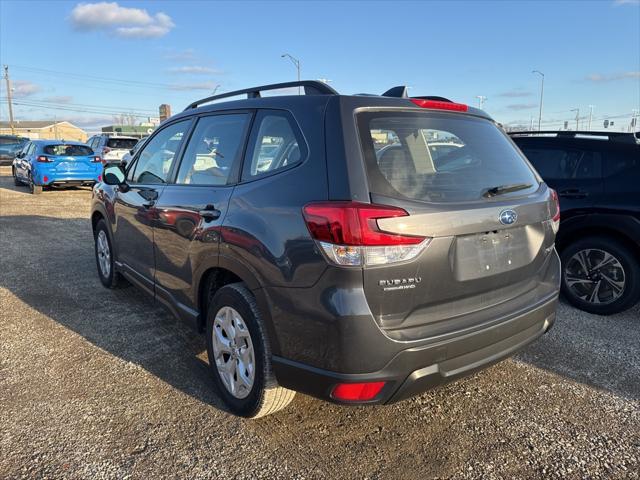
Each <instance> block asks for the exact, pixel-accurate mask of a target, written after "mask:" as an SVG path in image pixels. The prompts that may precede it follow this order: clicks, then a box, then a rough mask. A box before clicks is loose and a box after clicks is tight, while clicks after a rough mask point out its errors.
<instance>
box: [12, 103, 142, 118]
mask: <svg viewBox="0 0 640 480" xmlns="http://www.w3.org/2000/svg"><path fill="white" fill-rule="evenodd" d="M13 104H14V105H20V106H23V107H36V108H43V109H49V110H63V111H67V112H78V113H92V114H96V115H108V116H112V115H120V114H121V113H123V111H122V110H120V111H115V110H111V111H106V110H103V109H88V108H85V109H82V108H73V107H61V106H54V105H46V104H41V103H35V102H25V101H18V102H16V101H14V102H13ZM124 113H127V114H131V115H133V116H134V117H138V118H149V116H150V115H148V114H142V113H140V112H138V113H132V112H129V111H125V112H124Z"/></svg>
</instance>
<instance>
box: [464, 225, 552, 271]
mask: <svg viewBox="0 0 640 480" xmlns="http://www.w3.org/2000/svg"><path fill="white" fill-rule="evenodd" d="M532 233H535V232H531V231H529V229H528V228H527V227H517V228H509V229H505V230H493V231H490V232H482V233H475V234H472V235H461V236H459V237H457V238H456V243H455V245H456V247H455V254H454V256H453V257H454V258H453V263H454V265H453V271H454V275H455V278H456V280H459V281H464V280H473V279H477V278H482V277H489V276H492V275H498V274H500V273H504V272H508V271H510V270H514V269H516V268H520V267H523V266H525V265H528V264H529V263H531V261H532V260H533V258H534V257H535V253H536V252H537V250H538V248H539V246H540V243H541V242H538V241H536V240H537V238H535V237H537V235H534V236H533V237H532ZM536 243H538V245H537V247H538V248H536V245H535V244H536Z"/></svg>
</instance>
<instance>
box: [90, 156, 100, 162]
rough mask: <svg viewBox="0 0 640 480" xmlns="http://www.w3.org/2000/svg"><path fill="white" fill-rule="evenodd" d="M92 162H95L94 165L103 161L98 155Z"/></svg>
mask: <svg viewBox="0 0 640 480" xmlns="http://www.w3.org/2000/svg"><path fill="white" fill-rule="evenodd" d="M91 161H92V162H94V163H97V162H101V161H102V159H101V158H100V157H98V156H97V155H96V156H95V157H93V158H92V159H91Z"/></svg>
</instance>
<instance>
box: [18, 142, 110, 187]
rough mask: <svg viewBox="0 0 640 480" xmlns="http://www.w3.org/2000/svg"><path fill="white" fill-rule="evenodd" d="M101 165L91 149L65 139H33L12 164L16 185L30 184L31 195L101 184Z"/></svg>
mask: <svg viewBox="0 0 640 480" xmlns="http://www.w3.org/2000/svg"><path fill="white" fill-rule="evenodd" d="M102 168H103V166H102V163H101V161H100V157H98V156H97V155H95V154H94V153H93V150H91V147H89V146H88V145H85V144H84V143H79V142H67V141H64V140H32V141H30V142H29V143H27V144H26V145H25V146H24V147H23V148H22V150H21V151H20V152H19V153H18V154H17V155H16V158H15V159H14V161H13V167H12V170H13V179H14V182H15V184H16V185H22V184H25V185H28V186H29V188H30V190H31V193H41V192H42V188H43V187H63V186H79V185H93V184H94V183H96V182H100V181H102Z"/></svg>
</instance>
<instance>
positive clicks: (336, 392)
mask: <svg viewBox="0 0 640 480" xmlns="http://www.w3.org/2000/svg"><path fill="white" fill-rule="evenodd" d="M382 387H384V382H369V383H339V384H337V385H336V386H335V387H333V391H332V392H331V398H334V399H336V400H342V401H345V402H363V401H367V400H373V399H374V398H375V397H376V396H377V395H378V394H379V393H380V390H382Z"/></svg>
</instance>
